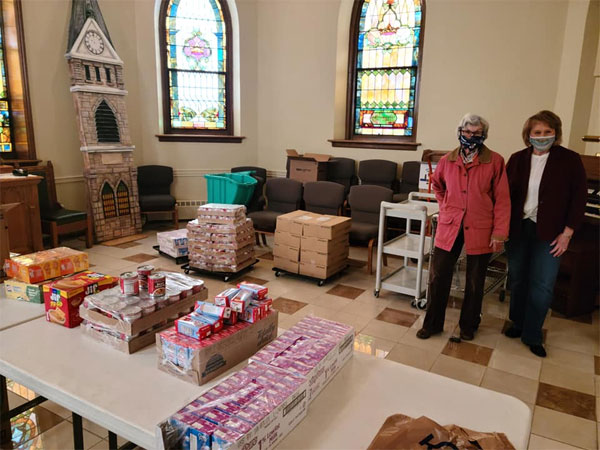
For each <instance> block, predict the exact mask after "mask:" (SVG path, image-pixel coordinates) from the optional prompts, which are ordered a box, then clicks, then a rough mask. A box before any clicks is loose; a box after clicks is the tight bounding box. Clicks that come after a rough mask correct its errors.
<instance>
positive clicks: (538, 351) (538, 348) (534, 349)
mask: <svg viewBox="0 0 600 450" xmlns="http://www.w3.org/2000/svg"><path fill="white" fill-rule="evenodd" d="M529 350H531V353H533V354H534V355H536V356H539V357H540V358H545V357H546V350H545V349H544V346H543V345H541V344H535V345H530V346H529Z"/></svg>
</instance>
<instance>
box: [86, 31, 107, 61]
mask: <svg viewBox="0 0 600 450" xmlns="http://www.w3.org/2000/svg"><path fill="white" fill-rule="evenodd" d="M85 46H86V47H87V49H88V50H89V51H90V52H92V53H93V54H94V55H99V54H100V53H102V52H103V51H104V42H103V41H102V37H101V36H100V35H99V34H98V33H96V32H95V31H88V32H87V33H85Z"/></svg>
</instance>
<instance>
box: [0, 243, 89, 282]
mask: <svg viewBox="0 0 600 450" xmlns="http://www.w3.org/2000/svg"><path fill="white" fill-rule="evenodd" d="M89 266H90V265H89V262H88V255H87V253H84V252H80V251H78V250H73V249H71V248H68V247H57V248H53V249H51V250H43V251H40V252H36V253H30V254H28V255H21V256H15V257H14V258H11V259H7V260H6V263H5V269H6V273H7V275H8V276H9V277H11V278H16V279H17V280H20V281H25V282H27V283H39V282H41V281H45V280H51V279H52V278H58V277H60V276H64V275H70V274H72V273H76V272H81V271H82V270H86V269H88V268H89Z"/></svg>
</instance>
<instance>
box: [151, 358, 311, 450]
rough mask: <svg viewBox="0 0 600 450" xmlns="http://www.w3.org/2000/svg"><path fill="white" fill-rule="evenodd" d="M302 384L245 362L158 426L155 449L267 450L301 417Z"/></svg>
mask: <svg viewBox="0 0 600 450" xmlns="http://www.w3.org/2000/svg"><path fill="white" fill-rule="evenodd" d="M307 384H308V382H307V380H306V379H305V378H303V377H298V376H295V375H292V374H289V373H287V372H286V371H284V370H281V369H277V368H274V367H268V366H264V365H260V364H249V365H248V366H246V367H245V368H244V369H242V370H240V371H238V372H235V373H234V374H232V375H231V376H229V377H228V378H226V379H225V380H223V381H222V382H221V383H219V384H217V385H216V386H214V387H213V388H212V389H210V390H208V391H206V392H205V393H204V394H203V395H202V396H200V397H198V398H197V399H196V400H194V401H193V402H191V403H190V404H188V405H187V406H185V407H184V408H182V409H181V410H179V411H177V412H176V413H175V414H173V415H172V416H171V417H169V418H168V419H167V420H165V421H163V422H162V423H160V424H159V425H158V428H157V437H158V441H157V448H159V449H174V448H185V449H192V448H197V449H207V448H212V449H226V448H229V449H247V450H259V449H262V450H268V449H271V448H273V447H275V446H276V445H277V444H278V443H279V442H281V440H282V439H283V438H284V437H285V436H286V435H287V434H288V433H289V432H290V431H291V430H293V429H294V428H295V427H296V426H297V425H298V424H299V423H300V422H301V421H302V419H304V417H305V416H306V412H307V407H308V400H307V389H308V387H307Z"/></svg>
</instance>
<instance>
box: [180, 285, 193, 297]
mask: <svg viewBox="0 0 600 450" xmlns="http://www.w3.org/2000/svg"><path fill="white" fill-rule="evenodd" d="M191 295H192V288H191V287H187V286H186V287H184V288H183V289H182V291H181V298H186V297H189V296H191Z"/></svg>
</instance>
